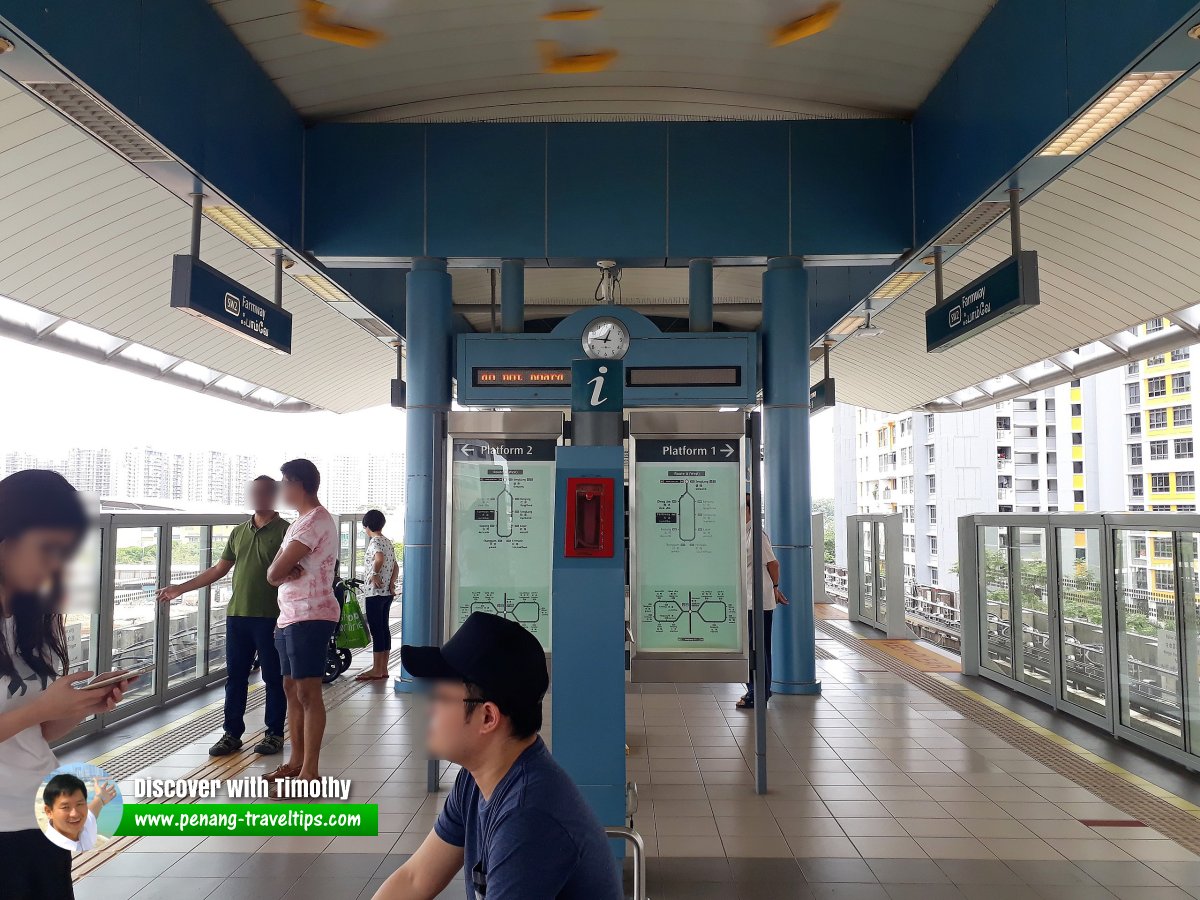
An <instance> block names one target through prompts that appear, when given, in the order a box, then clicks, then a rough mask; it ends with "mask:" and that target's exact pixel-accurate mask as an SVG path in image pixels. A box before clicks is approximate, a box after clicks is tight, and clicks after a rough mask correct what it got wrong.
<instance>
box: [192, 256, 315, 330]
mask: <svg viewBox="0 0 1200 900" xmlns="http://www.w3.org/2000/svg"><path fill="white" fill-rule="evenodd" d="M171 306H173V307H174V308H175V309H182V310H183V311H184V312H186V313H190V314H191V315H193V316H196V317H198V318H202V319H206V320H208V321H209V322H212V323H213V324H215V325H217V326H219V327H221V328H223V329H225V330H226V331H228V332H230V333H231V334H236V335H237V336H238V337H240V338H245V339H246V340H248V341H253V342H254V343H256V344H258V345H260V346H262V347H266V348H267V349H268V350H273V351H275V352H276V353H291V352H292V314H291V313H290V312H287V311H286V310H284V309H283V308H281V307H279V306H276V305H275V304H274V303H272V302H271V301H269V300H267V299H266V298H265V297H263V296H261V295H259V294H256V293H255V292H254V291H251V290H249V289H247V288H246V287H245V286H244V285H242V284H240V283H238V282H236V281H234V280H233V279H232V278H228V277H226V276H225V275H223V274H221V273H220V272H219V271H217V270H216V269H214V268H213V267H212V266H210V265H208V264H207V263H204V262H201V261H200V260H198V259H196V258H195V257H193V256H190V255H181V256H176V257H175V259H174V261H173V263H172V266H171Z"/></svg>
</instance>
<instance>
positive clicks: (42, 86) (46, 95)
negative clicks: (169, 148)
mask: <svg viewBox="0 0 1200 900" xmlns="http://www.w3.org/2000/svg"><path fill="white" fill-rule="evenodd" d="M25 86H26V87H27V88H29V89H30V90H31V91H33V92H34V93H35V94H37V95H38V96H39V97H41V98H42V99H43V100H45V101H46V102H47V103H49V104H50V105H51V106H53V107H54V108H55V109H57V110H58V111H59V112H61V113H62V114H63V115H64V116H66V117H67V118H68V119H70V120H71V121H72V122H74V123H75V124H76V125H78V126H79V127H81V128H83V129H84V130H85V131H87V132H89V133H90V134H92V135H93V136H95V137H96V138H98V139H100V140H101V141H103V142H104V143H105V144H107V145H108V146H109V147H111V148H112V149H113V150H115V151H117V152H118V153H120V154H121V155H122V156H123V157H125V158H126V159H127V160H129V161H130V162H133V163H148V162H169V161H170V159H171V157H170V156H169V155H168V154H167V153H166V152H164V151H163V149H162V148H161V147H159V146H158V145H157V144H155V143H154V142H153V141H151V140H150V139H149V138H147V137H146V136H145V135H143V134H142V133H141V132H140V131H138V130H137V129H136V128H134V127H133V126H132V125H130V124H129V123H128V122H126V121H125V120H124V119H122V118H121V117H120V116H118V115H117V114H116V113H114V112H113V111H112V110H111V109H109V108H108V107H107V106H105V105H104V104H103V103H101V102H100V101H99V100H97V99H96V98H95V97H93V96H92V95H91V94H89V93H88V92H87V91H85V90H83V89H82V88H80V87H78V86H76V85H74V84H71V83H69V82H61V81H58V82H56V81H30V82H26V83H25Z"/></svg>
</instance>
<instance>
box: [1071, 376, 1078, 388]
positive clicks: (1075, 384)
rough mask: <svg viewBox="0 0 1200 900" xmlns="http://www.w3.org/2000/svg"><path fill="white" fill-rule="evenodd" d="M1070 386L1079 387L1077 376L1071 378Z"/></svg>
mask: <svg viewBox="0 0 1200 900" xmlns="http://www.w3.org/2000/svg"><path fill="white" fill-rule="evenodd" d="M1071 387H1079V379H1078V378H1072V379H1071Z"/></svg>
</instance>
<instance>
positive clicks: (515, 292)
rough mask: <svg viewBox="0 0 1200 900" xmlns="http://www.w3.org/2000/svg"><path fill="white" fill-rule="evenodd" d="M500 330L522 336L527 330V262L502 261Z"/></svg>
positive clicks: (515, 260) (520, 260) (518, 260)
mask: <svg viewBox="0 0 1200 900" xmlns="http://www.w3.org/2000/svg"><path fill="white" fill-rule="evenodd" d="M500 330H501V331H502V332H504V333H505V334H520V333H521V332H522V331H524V330H525V260H523V259H504V260H501V261H500Z"/></svg>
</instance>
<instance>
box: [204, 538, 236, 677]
mask: <svg viewBox="0 0 1200 900" xmlns="http://www.w3.org/2000/svg"><path fill="white" fill-rule="evenodd" d="M236 527H237V526H235V525H214V526H213V527H212V541H211V543H212V562H213V563H215V562H216V561H217V560H219V559H220V558H221V554H222V553H224V552H225V545H226V544H227V543H229V535H230V533H232V531H233V529H234V528H236ZM232 599H233V572H232V571H230V573H229V574H228V575H226V576H225V577H224V578H222V579H221V580H220V581H217V582H215V583H214V584H213V585H212V586H211V587H209V589H208V671H209V672H219V671H220V670H221V669H224V668H225V611H226V609H227V608H228V606H229V601H230V600H232Z"/></svg>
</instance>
